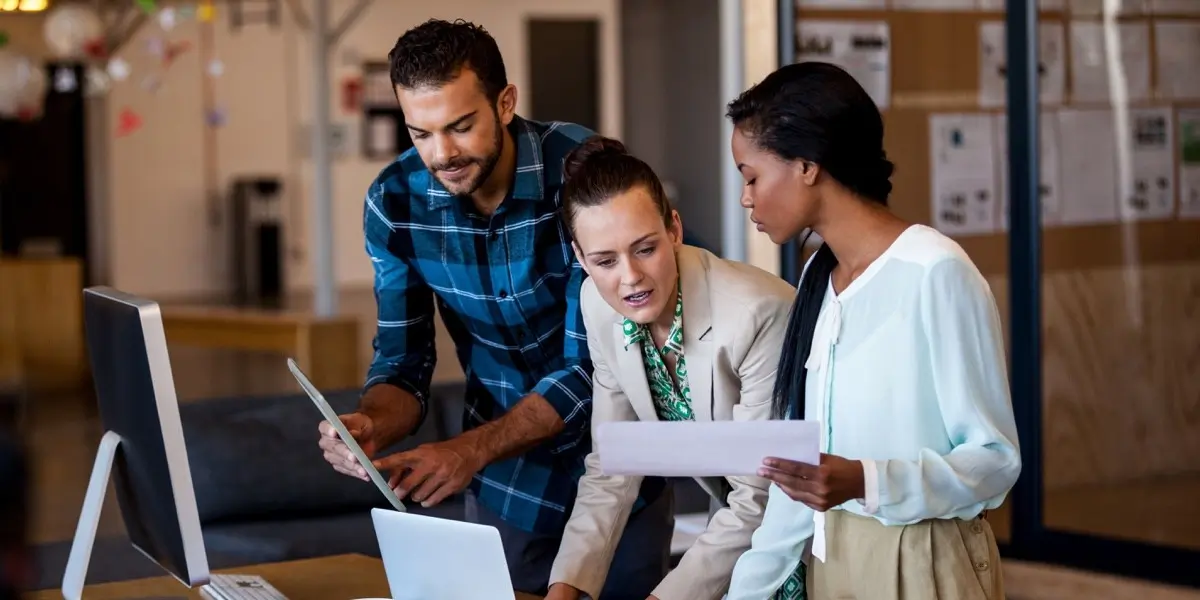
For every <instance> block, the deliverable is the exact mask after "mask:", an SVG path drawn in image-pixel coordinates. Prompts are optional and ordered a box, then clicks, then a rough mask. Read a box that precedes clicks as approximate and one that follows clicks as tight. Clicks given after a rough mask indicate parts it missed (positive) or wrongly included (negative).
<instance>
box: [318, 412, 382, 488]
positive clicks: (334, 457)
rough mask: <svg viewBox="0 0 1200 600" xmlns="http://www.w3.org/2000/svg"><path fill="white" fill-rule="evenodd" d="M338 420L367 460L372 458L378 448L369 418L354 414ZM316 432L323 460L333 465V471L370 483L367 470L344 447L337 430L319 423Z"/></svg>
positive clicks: (324, 423) (326, 422) (348, 449)
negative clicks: (319, 435)
mask: <svg viewBox="0 0 1200 600" xmlns="http://www.w3.org/2000/svg"><path fill="white" fill-rule="evenodd" d="M340 418H341V419H342V424H344V425H345V426H346V429H347V430H348V431H349V432H350V435H351V436H353V437H354V440H355V441H356V442H358V445H359V446H361V447H362V449H363V453H365V454H366V455H367V458H373V457H374V456H375V452H376V451H377V450H378V447H377V444H376V442H375V423H374V421H372V420H371V417H368V416H367V415H364V414H362V413H357V412H356V413H350V414H346V415H341V417H340ZM318 430H319V431H320V432H321V441H320V442H318V445H319V446H320V447H321V450H323V451H324V452H325V460H327V461H329V464H331V465H333V470H335V471H337V472H338V473H341V474H343V475H349V476H351V477H357V478H359V479H362V480H363V481H370V478H369V477H368V476H367V470H366V469H364V468H363V466H362V465H360V464H358V459H357V458H355V457H354V454H353V453H352V452H350V448H348V447H346V443H345V442H343V441H342V438H341V437H340V436H339V435H338V432H337V430H336V429H334V428H333V425H330V424H329V421H321V425H320V426H318Z"/></svg>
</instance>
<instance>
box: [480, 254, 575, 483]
mask: <svg viewBox="0 0 1200 600" xmlns="http://www.w3.org/2000/svg"><path fill="white" fill-rule="evenodd" d="M585 277H586V274H585V273H584V270H583V267H581V266H580V265H579V263H578V262H574V263H573V264H572V266H571V279H570V281H569V282H568V283H567V314H566V324H565V325H564V327H565V329H566V331H565V335H564V339H563V353H564V354H565V356H566V363H565V364H564V365H563V368H561V369H559V370H557V371H554V372H553V373H550V374H549V375H547V376H545V377H543V378H542V380H541V381H539V382H538V384H537V385H536V386H534V388H533V391H531V392H530V393H528V394H526V395H525V397H524V398H522V399H521V401H520V402H518V403H517V405H516V406H514V407H513V408H512V410H509V411H508V412H507V413H506V414H505V415H504V416H502V417H500V418H499V419H496V420H495V421H492V422H490V423H486V424H484V425H482V426H480V427H477V428H475V429H473V430H471V431H468V432H466V433H463V434H462V436H460V437H461V438H463V440H464V441H469V442H470V445H471V446H472V447H474V448H476V449H477V450H478V452H479V453H480V456H479V459H480V460H481V461H482V463H483V464H485V465H486V464H489V463H492V462H495V461H497V460H503V459H505V458H510V457H513V456H518V455H520V454H523V453H525V452H526V451H528V450H529V449H531V448H534V447H536V446H538V445H541V444H543V443H545V442H547V441H551V440H553V441H554V449H553V452H562V451H564V450H568V449H570V448H573V447H575V446H576V445H577V444H579V441H580V440H581V439H582V438H583V436H584V434H585V433H586V432H587V428H588V423H589V422H590V421H591V416H592V360H591V355H590V353H589V352H588V347H587V328H586V327H585V326H584V323H583V313H582V310H581V308H580V302H579V291H580V289H581V287H582V286H583V280H584V278H585Z"/></svg>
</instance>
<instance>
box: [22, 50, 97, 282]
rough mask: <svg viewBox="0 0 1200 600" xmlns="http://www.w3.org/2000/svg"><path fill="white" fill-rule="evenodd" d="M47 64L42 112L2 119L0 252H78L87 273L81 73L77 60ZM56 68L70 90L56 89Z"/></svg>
mask: <svg viewBox="0 0 1200 600" xmlns="http://www.w3.org/2000/svg"><path fill="white" fill-rule="evenodd" d="M47 69H48V70H47V78H48V80H49V81H50V82H51V85H50V86H49V88H48V90H47V92H46V102H45V110H44V113H43V115H42V117H41V118H40V119H37V120H34V121H16V120H4V119H0V252H2V253H3V254H4V255H6V256H19V255H28V254H36V255H45V254H50V255H57V256H70V257H76V258H79V259H80V260H81V261H82V262H83V264H84V265H85V274H86V265H87V251H88V238H87V175H86V173H87V169H86V163H85V160H86V155H85V149H84V99H83V93H82V89H81V88H82V84H83V82H84V81H85V76H84V71H83V69H82V68H81V67H80V66H79V65H73V64H63V65H48V66H47ZM59 69H67V70H70V71H72V72H73V73H74V81H76V82H78V84H77V85H75V86H74V87H73V89H67V88H63V89H62V91H58V90H55V86H54V85H53V82H54V81H55V75H56V73H58V71H59ZM85 281H87V279H86V275H85Z"/></svg>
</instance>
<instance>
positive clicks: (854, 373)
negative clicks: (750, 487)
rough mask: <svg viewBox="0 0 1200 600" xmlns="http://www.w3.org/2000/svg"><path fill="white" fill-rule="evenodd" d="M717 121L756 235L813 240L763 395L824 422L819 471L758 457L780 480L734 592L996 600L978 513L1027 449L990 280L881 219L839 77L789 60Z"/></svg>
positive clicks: (890, 218) (875, 172)
mask: <svg viewBox="0 0 1200 600" xmlns="http://www.w3.org/2000/svg"><path fill="white" fill-rule="evenodd" d="M728 116H729V118H730V119H731V120H732V122H733V124H734V134H733V139H732V149H733V155H734V158H735V160H736V162H737V165H738V169H739V170H740V171H741V173H742V176H743V177H744V179H745V190H744V194H743V198H742V204H743V206H745V207H746V208H749V209H750V210H751V213H750V218H751V220H753V221H754V222H755V223H756V224H757V226H758V230H759V231H761V232H764V233H766V234H767V235H768V236H770V238H771V240H772V241H774V242H776V243H783V242H785V241H787V240H790V239H794V238H797V237H799V236H800V235H801V234H802V233H803V232H805V231H809V232H815V233H816V234H817V235H819V236H820V238H821V239H822V240H823V244H822V245H821V247H820V249H819V250H818V251H817V252H816V253H815V254H814V255H813V256H812V257H811V258H810V259H809V261H808V263H807V264H806V265H805V269H804V273H803V275H802V277H801V281H800V287H799V291H798V293H797V297H796V301H795V305H794V307H793V312H792V316H791V320H790V322H789V325H788V341H787V342H786V343H785V347H784V349H783V353H782V355H781V357H780V363H779V370H778V377H777V379H776V385H775V393H774V403H775V410H776V414H777V415H779V416H781V417H785V418H804V419H809V420H815V421H818V422H820V423H821V424H822V436H821V438H822V439H821V452H822V454H821V464H820V465H819V466H817V465H805V464H801V463H795V462H791V461H786V460H781V459H774V458H769V459H767V460H766V461H764V466H763V470H762V473H761V474H762V475H763V476H764V477H766V478H768V479H770V480H772V481H773V482H774V484H775V485H772V486H771V490H770V494H769V500H768V504H767V510H766V514H765V516H764V518H763V523H762V526H761V527H760V528H759V529H758V530H757V531H756V532H755V534H754V537H753V540H752V543H751V549H750V550H748V551H747V552H746V553H745V554H743V555H742V557H741V558H740V559H739V561H738V563H737V565H736V567H735V569H734V572H733V579H732V582H731V586H730V590H729V596H728V598H729V600H764V599H767V598H777V599H778V598H799V597H803V594H804V590H803V589H799V590H797V586H796V585H795V582H796V581H797V580H798V581H800V582H806V586H799V587H801V588H804V587H807V595H808V597H809V598H812V599H824V598H831V599H832V598H838V599H843V598H858V599H861V600H868V599H869V600H904V599H916V598H921V599H924V598H955V599H961V600H970V599H998V598H1003V597H1004V592H1003V584H1002V577H1001V572H1000V564H999V554H998V551H997V549H996V541H995V538H994V536H993V535H992V530H991V527H989V525H988V523H987V521H986V520H985V518H984V517H985V516H986V515H985V513H986V511H987V510H988V509H992V508H995V507H997V506H999V505H1000V504H1001V502H1003V500H1004V497H1005V495H1006V494H1007V493H1008V491H1009V490H1010V489H1011V488H1012V485H1013V484H1014V483H1015V482H1016V479H1017V475H1018V474H1019V473H1020V470H1021V459H1020V452H1019V449H1018V444H1017V432H1016V426H1015V424H1014V420H1013V414H1012V404H1011V399H1010V397H1009V389H1008V380H1007V369H1006V365H1005V358H1004V341H1003V335H1002V333H1001V326H1000V318H999V314H998V311H997V309H996V304H995V300H994V298H993V297H992V294H991V291H990V289H989V287H988V284H987V282H986V280H984V278H983V276H982V275H981V274H980V273H979V271H978V270H977V269H976V268H975V266H974V264H973V263H972V262H971V259H970V258H969V257H968V256H967V255H966V254H965V253H964V252H963V250H962V249H961V248H960V247H959V246H958V244H956V243H955V242H954V241H952V240H950V239H949V238H947V237H945V236H943V235H941V234H940V233H938V232H937V231H935V230H933V229H931V228H928V227H925V226H922V225H912V224H909V223H906V222H904V221H902V220H901V219H899V218H898V217H896V216H895V215H893V214H892V213H891V212H889V211H888V209H887V199H888V196H889V194H890V193H891V187H892V186H891V183H890V181H889V179H890V177H891V173H892V163H891V162H889V161H888V160H887V158H886V157H885V154H884V151H883V122H882V119H881V117H880V115H879V111H878V109H877V108H876V107H875V104H874V103H873V102H872V100H871V98H870V97H869V96H868V95H867V93H866V92H865V91H864V90H863V89H862V87H861V86H860V85H859V84H858V83H857V82H855V80H854V79H853V78H852V77H851V76H850V75H848V74H847V73H846V72H845V71H844V70H842V69H840V68H838V67H836V66H833V65H829V64H825V63H816V62H809V63H799V64H793V65H788V66H785V67H783V68H781V69H779V70H778V71H776V72H774V73H772V74H771V75H770V76H768V77H767V78H766V79H765V80H763V81H762V82H761V83H759V84H758V85H756V86H754V87H753V88H751V89H749V90H748V91H746V92H744V93H743V94H742V95H741V96H740V97H738V98H737V99H736V100H734V101H733V102H731V103H730V105H729V110H728ZM806 570H807V573H806ZM785 582H786V583H787V585H785Z"/></svg>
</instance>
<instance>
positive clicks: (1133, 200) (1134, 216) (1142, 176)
mask: <svg viewBox="0 0 1200 600" xmlns="http://www.w3.org/2000/svg"><path fill="white" fill-rule="evenodd" d="M1173 117H1174V113H1173V111H1172V110H1171V109H1170V108H1169V107H1168V108H1134V109H1130V110H1129V129H1128V132H1129V133H1128V142H1127V145H1128V146H1127V147H1128V148H1129V160H1130V168H1129V169H1128V170H1125V169H1121V168H1120V167H1119V165H1118V168H1117V176H1118V182H1120V186H1119V188H1118V189H1119V191H1120V195H1119V198H1120V200H1121V204H1120V215H1121V218H1122V219H1123V220H1127V221H1144V220H1153V219H1169V218H1171V217H1172V216H1173V215H1174V214H1175V161H1174V157H1175V150H1174V148H1175V144H1174V143H1173V142H1174V137H1175V136H1174V133H1175V123H1174V118H1173ZM1126 173H1128V175H1126Z"/></svg>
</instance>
